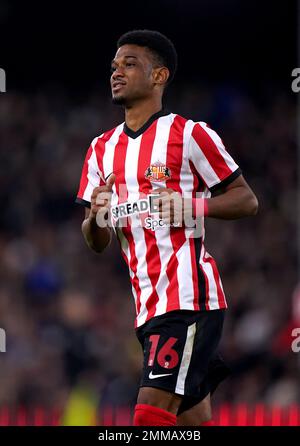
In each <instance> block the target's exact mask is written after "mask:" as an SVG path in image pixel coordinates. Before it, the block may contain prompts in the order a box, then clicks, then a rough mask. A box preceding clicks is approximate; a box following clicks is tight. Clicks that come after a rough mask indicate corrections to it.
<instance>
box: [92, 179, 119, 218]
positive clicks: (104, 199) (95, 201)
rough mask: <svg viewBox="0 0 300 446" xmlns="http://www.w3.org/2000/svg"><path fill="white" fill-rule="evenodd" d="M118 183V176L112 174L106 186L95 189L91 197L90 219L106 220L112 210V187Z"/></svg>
mask: <svg viewBox="0 0 300 446" xmlns="http://www.w3.org/2000/svg"><path fill="white" fill-rule="evenodd" d="M115 181H116V176H115V174H114V173H111V174H110V175H109V177H108V178H107V180H106V184H105V186H98V187H95V189H94V190H93V193H92V196H91V213H90V218H96V217H97V220H98V218H99V217H102V218H106V217H107V214H108V211H109V209H110V203H111V195H112V187H113V185H114V182H115Z"/></svg>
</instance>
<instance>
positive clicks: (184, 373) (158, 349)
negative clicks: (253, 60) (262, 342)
mask: <svg viewBox="0 0 300 446" xmlns="http://www.w3.org/2000/svg"><path fill="white" fill-rule="evenodd" d="M224 316H225V310H211V311H186V310H178V311H171V312H169V313H166V314H163V315H162V316H157V317H154V318H152V319H150V320H149V321H148V322H146V323H145V324H144V325H142V326H141V327H140V328H138V329H137V330H136V333H137V337H138V340H139V341H140V343H141V345H142V348H143V352H144V367H143V376H142V380H141V384H140V386H141V387H156V388H159V389H163V390H166V391H168V392H171V393H175V394H178V395H181V396H182V397H183V400H182V403H181V406H180V409H179V411H178V414H179V413H181V412H183V411H184V410H187V409H189V408H190V407H193V406H194V405H196V404H198V403H199V402H200V401H202V400H203V399H204V398H205V397H206V396H207V395H208V394H209V393H213V392H214V390H215V389H216V387H217V386H218V384H219V383H220V382H221V381H223V380H224V379H225V378H226V377H227V376H228V374H229V368H228V367H227V366H226V365H225V363H224V361H223V360H222V359H221V357H220V355H218V354H217V347H218V344H219V341H220V338H221V334H222V328H223V322H224Z"/></svg>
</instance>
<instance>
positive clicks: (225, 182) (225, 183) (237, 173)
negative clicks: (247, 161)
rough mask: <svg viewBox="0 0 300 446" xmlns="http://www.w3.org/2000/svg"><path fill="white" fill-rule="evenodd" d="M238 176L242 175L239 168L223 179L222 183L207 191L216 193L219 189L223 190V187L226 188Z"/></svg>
mask: <svg viewBox="0 0 300 446" xmlns="http://www.w3.org/2000/svg"><path fill="white" fill-rule="evenodd" d="M240 175H242V170H241V168H240V167H238V168H237V169H236V170H235V171H234V172H232V173H231V174H230V175H229V176H228V177H227V178H225V179H224V180H223V181H220V183H218V184H215V185H214V186H212V187H210V188H209V190H210V191H211V192H216V191H217V190H219V189H223V187H226V186H228V184H230V183H232V182H233V181H234V180H235V179H236V178H237V177H239V176H240Z"/></svg>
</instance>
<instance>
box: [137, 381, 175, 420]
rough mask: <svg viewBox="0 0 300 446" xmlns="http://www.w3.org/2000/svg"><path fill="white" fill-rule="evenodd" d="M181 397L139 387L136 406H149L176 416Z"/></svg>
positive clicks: (164, 391) (163, 391) (159, 390)
mask: <svg viewBox="0 0 300 446" xmlns="http://www.w3.org/2000/svg"><path fill="white" fill-rule="evenodd" d="M181 401H182V397H181V396H180V395H175V394H174V393H171V392H168V391H166V390H163V389H156V388H154V387H141V388H140V390H139V394H138V399H137V403H138V404H149V405H150V406H155V407H159V408H160V409H164V410H167V411H168V412H171V413H173V414H175V415H176V414H177V411H178V408H179V406H180V404H181Z"/></svg>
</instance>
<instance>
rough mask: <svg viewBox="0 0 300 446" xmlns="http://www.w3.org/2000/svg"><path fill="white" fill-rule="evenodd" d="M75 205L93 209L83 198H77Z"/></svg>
mask: <svg viewBox="0 0 300 446" xmlns="http://www.w3.org/2000/svg"><path fill="white" fill-rule="evenodd" d="M75 203H78V204H81V205H82V206H85V207H86V208H89V209H90V208H91V203H90V202H89V201H86V200H83V198H79V197H77V198H76V200H75Z"/></svg>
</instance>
